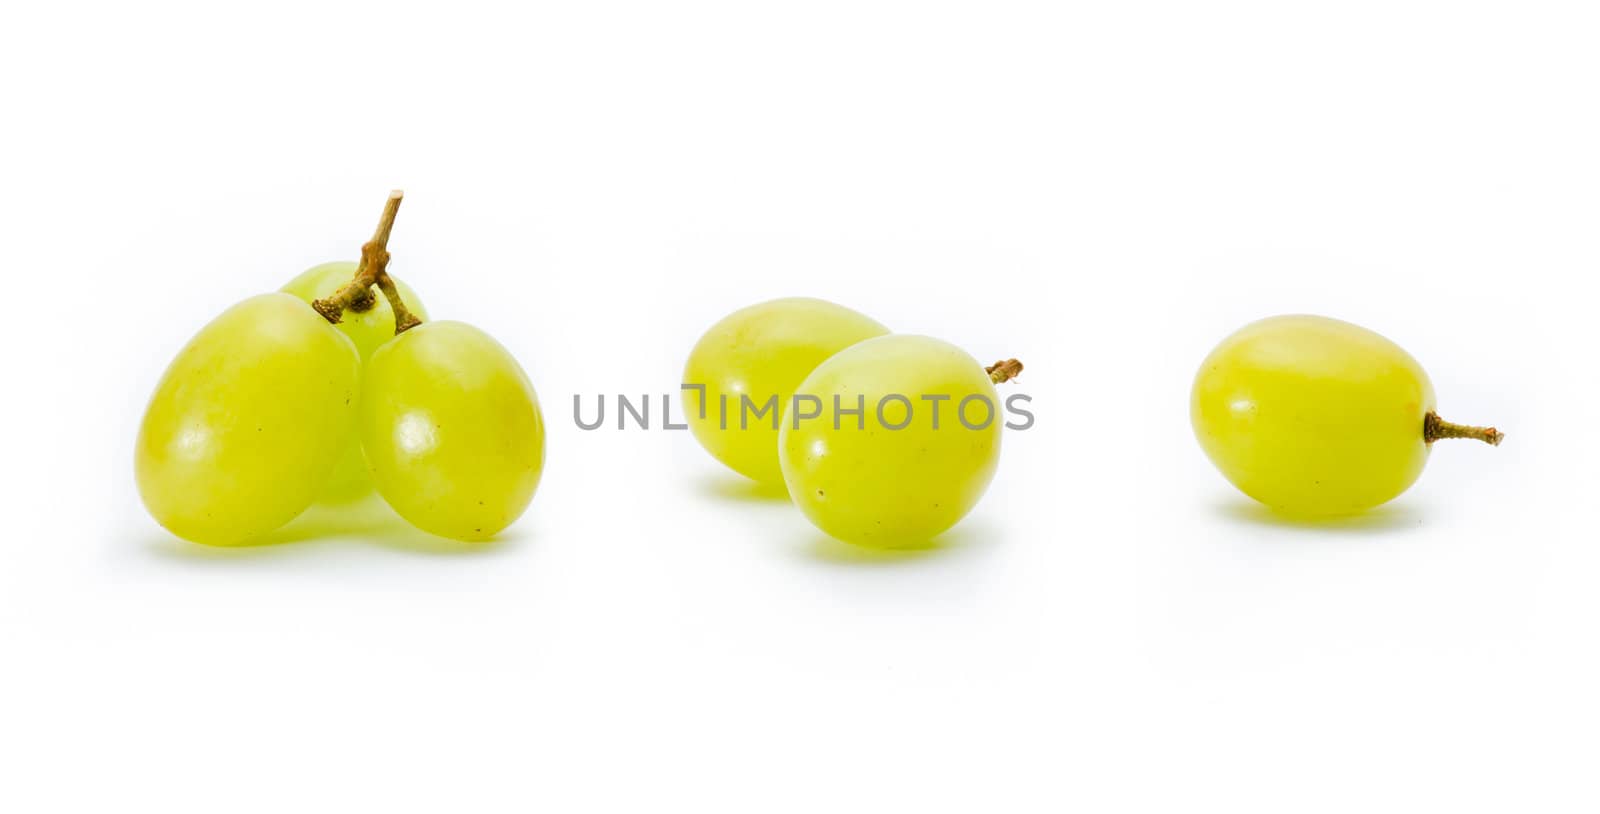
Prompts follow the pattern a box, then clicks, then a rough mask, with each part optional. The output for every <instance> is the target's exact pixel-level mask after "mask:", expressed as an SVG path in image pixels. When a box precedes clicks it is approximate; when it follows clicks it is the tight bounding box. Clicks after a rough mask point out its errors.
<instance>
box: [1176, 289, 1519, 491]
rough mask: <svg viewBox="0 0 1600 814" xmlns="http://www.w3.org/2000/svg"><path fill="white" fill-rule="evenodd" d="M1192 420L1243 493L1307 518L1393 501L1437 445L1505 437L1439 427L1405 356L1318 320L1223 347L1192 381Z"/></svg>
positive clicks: (1256, 331)
mask: <svg viewBox="0 0 1600 814" xmlns="http://www.w3.org/2000/svg"><path fill="white" fill-rule="evenodd" d="M1190 418H1191V420H1192V421H1193V423H1194V432H1195V436H1196V437H1197V438H1198V439H1199V440H1200V446H1201V447H1202V448H1203V449H1205V451H1206V455H1208V456H1210V458H1211V462H1212V463H1214V464H1216V466H1217V468H1218V469H1219V470H1221V471H1222V474H1223V475H1224V476H1225V477H1227V479H1228V480H1229V481H1232V482H1233V485H1234V486H1237V487H1238V488H1239V490H1240V491H1241V492H1244V493H1245V494H1247V495H1249V496H1250V497H1253V498H1255V499H1256V500H1259V501H1261V502H1262V503H1264V504H1266V505H1267V506H1268V507H1270V508H1272V509H1273V510H1275V511H1278V512H1281V513H1283V514H1286V515H1291V516H1307V517H1314V516H1327V515H1341V514H1350V513H1354V512H1359V511H1363V510H1366V509H1370V508H1372V507H1374V506H1377V505H1379V504H1382V503H1385V502H1387V501H1389V500H1391V499H1393V498H1395V497H1396V496H1398V495H1399V494H1400V493H1401V492H1404V491H1405V490H1406V489H1407V488H1409V487H1410V486H1411V484H1412V483H1413V482H1414V481H1416V479H1417V476H1418V475H1420V474H1421V473H1422V467H1423V465H1424V464H1426V463H1427V461H1428V451H1429V449H1430V447H1431V445H1432V443H1433V441H1435V440H1437V439H1440V438H1477V439H1480V440H1483V441H1487V442H1489V443H1491V444H1498V443H1499V442H1500V438H1501V437H1502V436H1501V434H1500V433H1499V432H1498V431H1496V430H1494V429H1493V428H1480V427H1465V426H1460V425H1455V424H1450V423H1449V422H1446V421H1443V420H1441V419H1439V417H1438V415H1437V414H1436V413H1435V412H1434V396H1433V385H1432V384H1430V383H1429V381H1428V374H1426V373H1424V372H1423V370H1422V366H1421V365H1419V364H1417V361H1416V360H1415V359H1413V358H1411V356H1410V354H1408V353H1406V352H1405V351H1404V350H1402V349H1401V348H1400V346H1398V345H1396V344H1394V343H1393V342H1391V341H1389V340H1388V339H1385V338H1384V337H1382V336H1379V335H1378V334H1376V333H1373V332H1372V331H1369V330H1367V329H1365V328H1362V327H1360V326H1358V325H1352V324H1350V323H1348V322H1341V321H1339V320H1336V319H1329V318H1327V317H1317V316H1280V317H1272V318H1270V319H1264V320H1261V321H1260V322H1254V323H1251V324H1249V325H1246V326H1245V327H1244V328H1241V329H1240V330H1239V331H1238V332H1237V333H1235V334H1233V335H1232V336H1230V337H1228V338H1227V339H1224V340H1222V344H1220V345H1218V346H1217V348H1216V350H1213V351H1212V352H1211V355H1210V356H1208V357H1206V360H1205V362H1204V363H1202V364H1201V365H1200V372H1199V374H1198V375H1196V376H1195V381H1194V390H1193V393H1192V395H1191V401H1190Z"/></svg>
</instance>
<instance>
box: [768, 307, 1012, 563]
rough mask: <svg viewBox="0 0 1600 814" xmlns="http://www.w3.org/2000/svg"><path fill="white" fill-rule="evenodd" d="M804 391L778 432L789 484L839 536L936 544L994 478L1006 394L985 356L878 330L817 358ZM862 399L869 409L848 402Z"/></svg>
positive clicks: (807, 509)
mask: <svg viewBox="0 0 1600 814" xmlns="http://www.w3.org/2000/svg"><path fill="white" fill-rule="evenodd" d="M797 393H798V395H797V396H796V397H795V400H794V402H793V404H792V406H791V407H790V409H789V411H788V412H787V413H786V415H785V417H784V421H783V427H782V429H781V430H780V431H779V439H778V458H779V461H780V462H781V465H782V469H783V479H784V483H785V484H786V485H787V486H788V488H789V496H790V498H792V499H793V500H794V502H795V504H796V505H797V506H799V507H800V510H801V511H803V512H804V513H805V515H806V517H807V518H809V519H810V520H811V522H812V523H814V524H816V526H817V527H818V528H820V529H822V530H823V531H825V532H827V533H828V534H830V535H832V536H834V537H836V538H838V539H840V540H843V541H845V542H848V543H856V544H858V545H868V546H877V547H887V548H895V547H903V546H915V545H920V544H923V543H926V542H927V541H929V540H931V539H932V538H934V537H935V536H937V535H938V534H940V533H942V532H944V531H945V530H946V529H949V528H950V527H951V526H954V525H955V524H956V523H957V522H958V521H960V520H961V518H963V517H965V516H966V514H967V512H969V511H971V510H972V507H973V506H974V505H976V504H977V502H978V499H979V498H981V497H982V496H983V493H984V491H985V490H986V489H987V488H988V487H989V481H990V479H991V478H993V477H994V472H995V467H996V466H997V465H998V464H999V461H1000V430H1001V426H1002V420H1003V419H1002V417H1001V415H1000V409H1001V404H1000V402H999V399H998V397H997V395H996V393H995V388H994V385H993V383H992V382H991V380H990V376H989V374H988V373H986V372H985V370H984V367H983V365H980V364H979V363H978V362H977V360H975V359H973V358H972V357H971V356H969V355H968V354H967V353H966V352H965V351H963V350H961V349H960V348H958V347H956V346H954V345H951V344H949V343H948V342H943V341H940V340H938V339H933V338H930V337H926V336H908V335H893V336H884V337H879V338H876V339H869V340H867V341H865V342H861V343H858V344H855V345H852V346H850V347H849V348H846V349H844V350H842V351H840V352H839V353H837V354H835V355H834V356H833V357H832V358H830V359H828V360H827V361H825V362H823V363H822V364H821V365H818V366H817V368H816V369H815V370H813V371H811V375H809V376H807V377H806V379H805V381H804V382H803V383H802V384H801V385H800V386H799V388H798V390H797ZM809 397H814V398H815V399H816V400H817V401H815V402H811V403H810V406H808V405H807V404H806V402H805V400H806V399H808V398H809ZM836 400H837V401H836ZM963 406H964V409H963ZM858 407H861V408H863V409H862V413H863V414H862V415H861V416H860V417H859V418H858V417H857V416H855V415H851V414H848V413H844V412H841V411H840V410H839V409H838V408H843V410H855V409H857V408H858ZM880 408H881V409H880ZM818 411H820V415H819V416H818V417H816V418H809V419H806V418H803V417H804V416H807V415H810V414H811V413H812V412H818ZM962 415H965V417H966V419H967V420H966V421H965V422H963V421H962V420H961V416H962ZM901 423H905V426H904V427H900V428H898V429H896V427H897V426H898V425H900V424H901ZM797 424H798V426H797Z"/></svg>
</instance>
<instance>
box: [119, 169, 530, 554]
mask: <svg viewBox="0 0 1600 814" xmlns="http://www.w3.org/2000/svg"><path fill="white" fill-rule="evenodd" d="M400 200H401V194H400V193H399V192H398V191H397V192H394V193H392V194H391V195H390V197H389V200H388V202H387V204H386V205H385V207H384V213H383V216H382V218H381V219H380V221H379V225H378V229H377V231H376V233H375V234H374V235H373V238H372V240H370V241H368V242H367V243H366V244H365V245H364V246H362V251H361V261H360V263H349V262H343V263H327V264H324V265H321V266H317V267H315V268H312V269H311V270H309V271H307V272H305V273H304V274H301V275H300V276H299V277H296V278H295V279H294V280H292V281H290V282H289V284H288V285H286V286H284V288H283V289H282V290H281V291H279V292H275V293H271V294H261V295H259V296H255V297H251V298H250V299H247V300H245V301H243V302H241V303H239V304H238V305H235V306H233V307H232V308H229V309H228V310H227V311H224V312H223V313H222V315H221V316H219V317H217V318H216V319H215V320H213V321H212V322H211V323H210V324H208V325H206V326H205V327H204V328H202V329H201V330H200V332H199V333H198V334H196V335H195V337H194V338H193V339H191V340H190V341H189V343H188V344H187V345H185V346H184V348H183V349H182V350H181V351H179V353H178V356H177V358H175V359H174V360H173V361H172V363H171V365H169V366H168V368H167V371H166V373H165V374H164V375H163V376H162V378H161V381H160V383H159V384H158V385H157V386H156V391H155V394H154V395H153V396H152V397H151V399H150V404H149V407H148V408H146V411H145V415H144V421H143V423H142V425H141V426H140V429H139V439H138V443H137V448H136V451H135V456H134V457H135V474H136V478H137V481H138V485H139V492H140V495H141V496H142V497H143V499H144V504H145V506H146V507H147V508H148V509H149V511H150V513H151V515H152V516H154V517H155V519H156V520H157V521H158V522H160V523H161V525H163V526H165V527H166V528H167V529H168V530H169V531H171V532H172V533H174V534H176V535H178V536H179V537H182V538H184V539H187V540H191V541H194V542H200V543H211V544H218V545H228V544H236V543H241V542H247V541H249V540H253V539H257V538H260V537H261V536H263V535H265V534H268V533H270V532H271V531H273V530H275V529H277V528H279V527H280V526H282V525H284V524H285V523H288V522H289V521H290V520H293V519H294V518H295V517H296V516H298V515H299V514H300V513H301V512H302V511H304V510H305V509H306V508H307V507H308V506H310V505H311V504H312V503H313V502H315V501H317V500H319V499H327V500H340V499H349V498H352V497H356V496H359V495H360V494H361V493H362V492H364V491H367V490H369V489H370V488H372V487H373V486H375V487H376V488H377V491H378V492H379V494H381V495H382V496H383V498H384V499H385V500H386V501H388V503H389V505H390V506H391V507H393V508H394V510H395V512H396V513H398V514H399V515H400V516H401V517H403V518H405V519H406V520H407V521H408V522H410V523H411V524H413V525H415V526H417V527H418V528H421V529H423V530H424V531H428V532H431V533H433V534H437V535H440V536H443V537H450V538H454V539H459V540H483V539H487V538H489V537H492V536H493V535H494V534H495V533H496V532H499V531H500V530H501V529H504V528H505V527H506V526H509V525H510V524H511V523H512V522H513V521H515V520H516V519H517V518H518V517H519V516H521V514H522V512H523V510H524V509H526V508H527V505H528V503H529V501H530V500H532V498H533V492H534V489H535V488H536V487H537V486H538V483H539V475H540V473H541V471H542V470H543V467H544V421H543V417H542V416H541V414H540V411H539V402H538V398H537V396H536V395H535V393H534V390H533V386H532V384H530V383H529V381H528V377H527V375H526V374H525V373H524V372H523V371H522V368H521V367H520V366H519V365H518V364H517V362H516V360H515V359H514V358H512V356H511V354H510V353H508V352H507V351H506V349H505V348H504V347H502V346H501V345H500V344H499V343H498V342H496V341H495V340H494V339H493V338H491V337H490V336H489V335H488V334H486V333H484V332H483V331H480V330H478V329H477V328H474V327H472V326H470V325H466V324H464V323H460V322H424V321H423V319H424V318H425V312H424V311H423V309H422V306H421V304H420V301H419V300H418V299H417V297H416V294H415V293H414V292H413V291H412V290H411V289H410V288H409V287H407V286H406V285H405V284H403V283H401V282H400V281H398V280H396V279H394V278H392V277H390V276H389V274H388V260H389V253H388V250H387V245H388V240H389V232H390V230H391V228H392V227H393V224H394V219H395V215H396V213H397V212H398V210H399V206H400ZM373 287H377V288H378V289H379V291H381V292H382V294H383V296H382V297H379V296H376V295H374V294H373V292H372V289H373ZM408 303H409V304H410V305H409V306H408Z"/></svg>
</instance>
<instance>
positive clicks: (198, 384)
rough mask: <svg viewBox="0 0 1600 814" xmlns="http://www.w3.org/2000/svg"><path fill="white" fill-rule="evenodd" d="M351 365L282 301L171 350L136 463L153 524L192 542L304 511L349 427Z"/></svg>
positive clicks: (338, 344)
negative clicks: (174, 352) (175, 352)
mask: <svg viewBox="0 0 1600 814" xmlns="http://www.w3.org/2000/svg"><path fill="white" fill-rule="evenodd" d="M360 369H361V360H360V356H359V355H358V354H357V353H356V349H355V346H354V345H353V344H351V342H350V340H349V339H348V338H346V337H345V336H344V335H343V334H341V333H339V332H338V331H336V330H334V328H333V326H332V325H329V324H328V322H327V321H326V320H324V319H323V318H322V317H321V316H319V315H318V314H317V312H316V311H313V310H312V309H311V308H309V307H308V306H307V305H306V304H305V303H304V302H301V301H300V300H298V299H296V298H294V297H293V296H290V295H288V294H282V293H275V294H263V295H260V296H257V297H252V298H250V299H248V300H245V301H244V302H241V303H239V304H238V305H235V306H233V307H232V308H230V309H228V310H227V311H224V312H223V313H222V315H221V316H219V317H217V318H216V319H215V320H212V322H211V323H210V324H208V325H206V326H205V327H204V328H202V329H201V330H200V332H199V333H198V334H196V335H195V337H194V338H193V339H191V340H189V344H187V345H185V346H184V348H183V350H181V351H179V353H178V356H177V358H175V359H173V361H172V364H171V365H169V366H168V367H167V371H166V373H165V374H164V375H163V376H162V377H161V382H160V383H159V384H158V385H156V391H155V394H154V395H153V396H151V398H150V405H149V407H147V408H146V410H145V414H144V421H143V423H142V424H141V426H140V428H139V439H138V443H137V446H136V449H135V454H134V470H135V478H136V480H137V481H138V485H139V494H140V496H141V497H143V499H144V504H145V507H146V508H147V509H149V511H150V514H151V515H152V516H154V517H155V519H156V521H157V522H159V523H160V524H161V525H163V526H165V527H166V528H167V529H168V530H169V531H171V532H172V533H173V534H176V535H178V536H179V537H182V538H184V539H186V540H192V541H194V542H198V543H212V544H218V545H226V544H232V543H239V542H245V541H248V540H250V539H252V538H255V537H259V536H261V535H263V534H265V533H267V532H270V531H272V530H273V529H276V528H278V527H279V526H281V525H283V524H284V523H287V522H289V521H290V520H292V519H294V517H295V516H296V515H298V514H300V512H302V511H304V510H305V508H306V507H307V506H308V505H310V504H311V501H312V499H313V498H314V497H315V496H316V494H317V492H318V491H319V490H320V489H321V488H322V487H323V485H324V484H325V483H326V482H327V479H328V477H329V475H330V474H331V473H332V471H333V467H334V464H335V462H336V461H337V460H338V457H339V453H340V452H341V451H342V450H343V449H344V444H345V443H346V441H347V437H348V435H349V434H350V430H351V429H352V425H353V420H354V416H355V400H356V396H357V394H358V392H359V388H360Z"/></svg>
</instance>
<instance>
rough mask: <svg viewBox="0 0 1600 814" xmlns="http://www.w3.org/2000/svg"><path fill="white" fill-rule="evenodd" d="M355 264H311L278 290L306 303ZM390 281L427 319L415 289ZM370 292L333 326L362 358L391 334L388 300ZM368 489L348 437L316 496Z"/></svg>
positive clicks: (357, 449)
mask: <svg viewBox="0 0 1600 814" xmlns="http://www.w3.org/2000/svg"><path fill="white" fill-rule="evenodd" d="M356 266H357V264H356V263H355V262H354V261H344V260H340V261H335V262H332V263H323V264H322V265H320V266H313V267H312V268H309V269H307V270H306V271H305V272H304V273H302V274H301V275H300V276H298V277H296V278H294V279H293V280H290V281H289V283H288V284H287V285H285V286H284V287H283V289H282V290H283V291H285V292H287V293H289V294H293V295H295V296H296V297H299V298H300V299H302V300H304V301H306V302H307V303H309V302H311V301H312V300H317V299H321V298H323V297H328V296H332V294H333V293H334V292H335V291H338V290H339V289H340V288H342V287H343V286H344V285H345V284H346V283H349V282H350V280H351V279H352V278H353V277H355V274H356ZM394 285H395V288H396V289H398V290H399V292H400V298H401V299H402V300H404V301H405V304H406V307H407V308H410V309H411V311H412V313H414V314H416V315H417V318H418V319H422V320H427V318H428V312H427V309H426V308H424V307H423V304H422V300H421V299H420V298H418V297H417V294H416V292H415V291H412V290H411V287H410V286H408V285H406V284H405V283H404V282H402V281H400V280H398V279H397V280H395V281H394ZM372 294H373V299H374V304H373V306H372V307H371V308H369V309H367V310H365V311H355V310H347V311H345V313H344V317H343V321H342V322H340V323H339V324H338V325H335V326H334V328H335V329H337V330H338V331H339V332H340V333H342V334H344V335H345V336H348V337H350V341H352V342H354V343H355V345H356V350H357V351H358V352H359V353H360V354H361V359H362V361H366V360H367V359H369V358H371V357H372V353H373V351H376V350H377V349H378V348H379V347H381V346H382V345H383V343H385V342H388V341H389V340H390V339H393V338H394V309H392V308H390V307H389V300H388V299H386V298H385V297H384V296H383V294H382V293H380V292H379V291H378V290H377V288H373V290H372ZM371 491H372V476H371V475H369V474H367V462H366V459H365V458H363V457H362V455H361V442H360V441H359V440H357V439H356V438H354V437H352V438H350V439H349V441H348V442H346V444H345V446H344V450H343V451H342V452H341V453H340V454H339V463H338V464H337V465H335V466H334V470H333V475H332V476H330V477H329V478H328V485H327V486H326V487H324V489H323V491H322V494H321V495H320V497H321V498H322V499H323V500H328V501H334V502H340V501H346V500H351V499H354V498H357V497H360V496H362V495H365V494H370V493H371Z"/></svg>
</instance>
